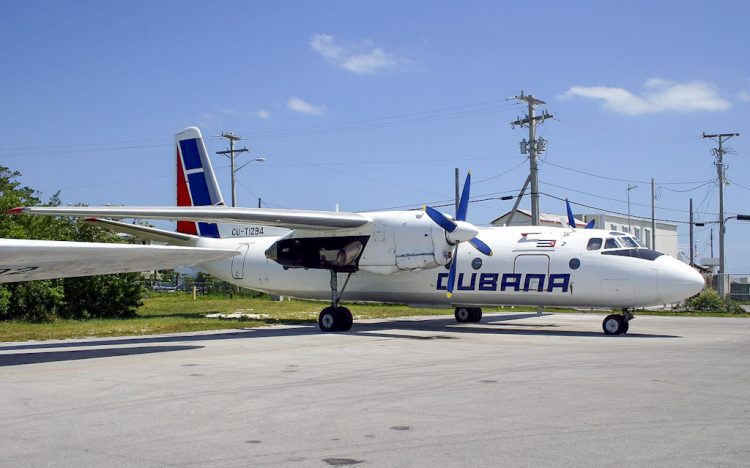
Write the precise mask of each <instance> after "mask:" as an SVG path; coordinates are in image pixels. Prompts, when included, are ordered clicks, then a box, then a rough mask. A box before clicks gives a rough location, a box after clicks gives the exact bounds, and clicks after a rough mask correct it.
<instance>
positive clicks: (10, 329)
mask: <svg viewBox="0 0 750 468" xmlns="http://www.w3.org/2000/svg"><path fill="white" fill-rule="evenodd" d="M143 302H144V303H143V306H142V307H141V308H140V309H139V310H138V316H137V317H135V318H130V319H107V320H85V321H79V320H58V321H56V322H52V323H26V322H4V323H0V342H3V341H27V340H50V339H66V338H90V337H107V336H124V335H152V334H159V333H177V332H192V331H202V330H226V329H238V328H250V327H262V326H267V325H269V324H277V323H282V324H299V323H314V322H316V321H317V320H318V313H320V310H321V309H322V308H323V307H325V305H326V304H325V303H323V302H314V301H299V300H292V301H283V302H278V301H271V300H267V299H255V298H246V297H241V296H235V297H234V298H233V299H229V298H227V297H219V296H199V297H198V299H197V300H193V298H192V296H191V295H190V294H185V293H181V292H176V293H159V294H153V295H152V296H151V297H148V298H146V299H144V301H143ZM346 306H347V307H348V308H349V309H350V310H351V311H352V314H353V315H354V317H355V319H370V318H392V317H408V316H420V315H452V314H453V309H430V308H411V307H408V306H405V305H386V304H346ZM238 309H244V311H245V312H247V313H255V314H265V315H268V318H264V319H262V320H224V319H217V318H206V317H205V315H206V314H210V313H233V312H235V311H237V310H238ZM483 310H484V311H485V312H496V311H505V312H509V311H513V312H524V311H535V310H536V309H535V308H533V307H515V308H513V309H509V308H502V307H495V308H484V309H483ZM547 310H548V311H550V312H578V313H580V312H586V311H581V310H572V309H547ZM592 312H593V313H597V314H604V313H605V312H603V311H592ZM637 315H669V316H672V315H680V316H694V317H750V314H727V313H717V312H671V311H664V312H662V311H638V312H637Z"/></svg>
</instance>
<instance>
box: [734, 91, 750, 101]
mask: <svg viewBox="0 0 750 468" xmlns="http://www.w3.org/2000/svg"><path fill="white" fill-rule="evenodd" d="M737 97H738V98H740V100H742V101H745V102H750V93H748V92H747V90H746V89H743V90H742V91H740V92H739V93H738V94H737Z"/></svg>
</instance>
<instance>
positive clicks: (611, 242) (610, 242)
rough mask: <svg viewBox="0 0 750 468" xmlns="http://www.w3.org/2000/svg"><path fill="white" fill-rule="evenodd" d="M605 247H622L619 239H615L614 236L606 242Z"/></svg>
mask: <svg viewBox="0 0 750 468" xmlns="http://www.w3.org/2000/svg"><path fill="white" fill-rule="evenodd" d="M604 248H605V249H619V248H620V243H619V242H617V239H615V238H614V237H610V238H608V239H607V241H606V242H605V243H604Z"/></svg>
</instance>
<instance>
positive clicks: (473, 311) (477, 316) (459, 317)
mask: <svg viewBox="0 0 750 468" xmlns="http://www.w3.org/2000/svg"><path fill="white" fill-rule="evenodd" d="M453 315H454V316H455V317H456V322H459V323H466V322H478V321H480V320H482V309H480V308H479V307H456V311H455V312H454V314H453Z"/></svg>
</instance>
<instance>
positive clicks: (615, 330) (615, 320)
mask: <svg viewBox="0 0 750 468" xmlns="http://www.w3.org/2000/svg"><path fill="white" fill-rule="evenodd" d="M634 318H635V317H634V316H633V310H632V309H622V315H618V314H611V315H607V316H606V317H605V318H604V321H603V322H602V329H603V330H604V334H605V335H624V334H626V333H627V332H628V328H630V327H629V325H628V322H630V321H631V320H633V319H634Z"/></svg>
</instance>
